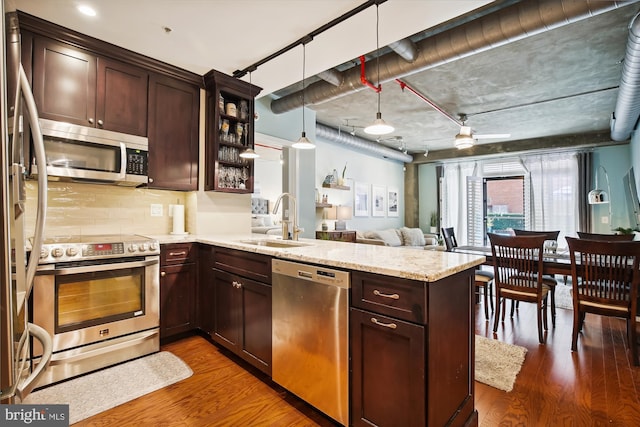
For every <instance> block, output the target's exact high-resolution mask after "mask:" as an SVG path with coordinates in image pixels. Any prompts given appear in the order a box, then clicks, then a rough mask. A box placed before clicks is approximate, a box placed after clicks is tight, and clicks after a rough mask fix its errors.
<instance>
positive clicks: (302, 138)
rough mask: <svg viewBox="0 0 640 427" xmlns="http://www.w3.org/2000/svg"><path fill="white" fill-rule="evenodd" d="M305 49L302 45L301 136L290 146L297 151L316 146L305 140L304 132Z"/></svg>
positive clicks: (304, 44) (305, 134)
mask: <svg viewBox="0 0 640 427" xmlns="http://www.w3.org/2000/svg"><path fill="white" fill-rule="evenodd" d="M306 48H307V44H306V43H302V135H301V136H300V139H298V140H297V141H296V142H294V143H293V145H291V146H292V147H293V148H297V149H298V150H313V149H314V148H316V146H315V145H314V144H313V143H312V142H311V141H309V138H307V133H306V132H305V131H304V71H305V70H304V67H305V63H306Z"/></svg>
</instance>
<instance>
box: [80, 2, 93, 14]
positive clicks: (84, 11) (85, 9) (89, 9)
mask: <svg viewBox="0 0 640 427" xmlns="http://www.w3.org/2000/svg"><path fill="white" fill-rule="evenodd" d="M78 10H79V11H80V13H82V14H83V15H87V16H96V14H97V13H96V11H95V9H94V8H92V7H91V6H87V5H86V4H81V5H79V6H78Z"/></svg>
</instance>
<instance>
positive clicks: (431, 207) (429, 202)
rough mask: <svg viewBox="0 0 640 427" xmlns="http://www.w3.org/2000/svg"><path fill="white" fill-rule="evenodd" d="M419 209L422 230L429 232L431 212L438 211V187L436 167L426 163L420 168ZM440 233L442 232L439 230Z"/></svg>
mask: <svg viewBox="0 0 640 427" xmlns="http://www.w3.org/2000/svg"><path fill="white" fill-rule="evenodd" d="M418 180H419V182H420V186H419V192H418V209H419V212H420V218H419V224H420V228H422V229H423V230H425V231H427V232H428V231H429V229H430V227H431V225H430V221H431V212H437V211H438V186H437V180H436V165H435V164H434V163H426V164H423V165H420V166H418ZM437 231H438V233H440V230H437Z"/></svg>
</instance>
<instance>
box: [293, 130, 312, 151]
mask: <svg viewBox="0 0 640 427" xmlns="http://www.w3.org/2000/svg"><path fill="white" fill-rule="evenodd" d="M291 146H292V147H293V148H297V149H298V150H313V149H314V148H316V146H315V144H314V143H312V142H311V141H309V138H307V134H306V133H305V132H302V136H300V139H298V140H297V141H296V142H294V143H293V144H292V145H291Z"/></svg>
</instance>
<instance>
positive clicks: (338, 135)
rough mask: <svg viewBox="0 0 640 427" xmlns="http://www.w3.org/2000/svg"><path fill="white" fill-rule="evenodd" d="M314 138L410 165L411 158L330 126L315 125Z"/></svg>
mask: <svg viewBox="0 0 640 427" xmlns="http://www.w3.org/2000/svg"><path fill="white" fill-rule="evenodd" d="M316 138H323V139H325V140H327V141H330V142H336V143H338V144H344V145H346V146H348V147H351V148H356V149H358V150H359V151H364V152H368V153H370V154H372V155H376V156H380V157H383V158H385V159H389V160H396V161H399V162H402V163H411V161H412V160H413V157H412V156H410V155H408V154H405V153H403V152H401V151H396V150H393V149H391V148H389V147H386V146H384V145H381V144H376V143H373V142H371V141H368V140H366V139H362V138H359V137H357V136H352V135H349V134H348V133H344V132H339V131H338V130H337V129H334V128H332V127H330V126H327V125H323V124H322V123H316Z"/></svg>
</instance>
